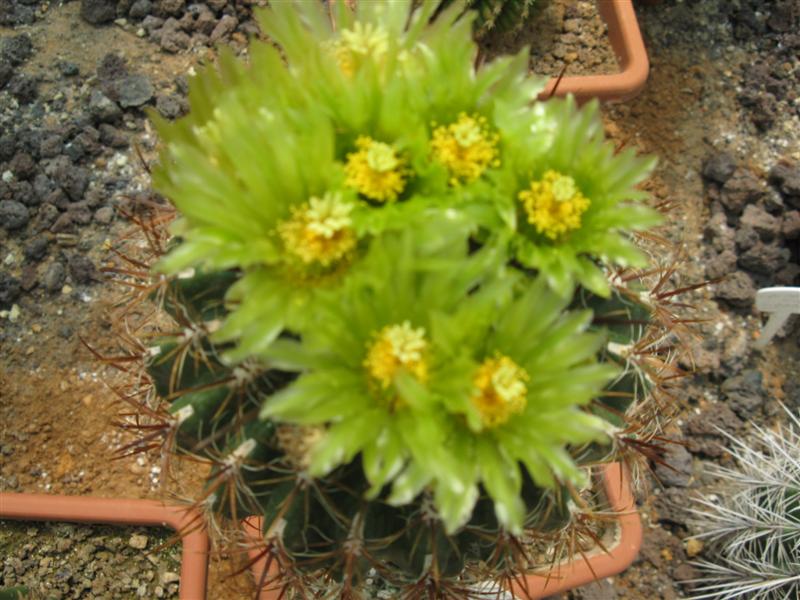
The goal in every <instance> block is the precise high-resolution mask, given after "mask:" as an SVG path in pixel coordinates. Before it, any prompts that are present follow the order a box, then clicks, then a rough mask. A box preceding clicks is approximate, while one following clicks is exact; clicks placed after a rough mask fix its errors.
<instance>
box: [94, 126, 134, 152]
mask: <svg viewBox="0 0 800 600" xmlns="http://www.w3.org/2000/svg"><path fill="white" fill-rule="evenodd" d="M99 129H100V141H101V142H102V143H103V144H104V145H106V146H111V147H112V148H127V147H128V146H129V142H128V136H126V135H125V133H123V132H122V131H120V130H119V129H117V128H116V127H113V126H112V125H109V124H108V123H103V124H102V125H100V128H99Z"/></svg>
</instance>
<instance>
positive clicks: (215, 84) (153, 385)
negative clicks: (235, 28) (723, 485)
mask: <svg viewBox="0 0 800 600" xmlns="http://www.w3.org/2000/svg"><path fill="white" fill-rule="evenodd" d="M437 6H438V3H437V2H435V1H428V2H424V3H422V4H421V5H419V6H417V5H415V3H412V2H411V0H408V1H396V2H387V3H381V2H360V3H358V6H357V8H356V9H355V11H353V10H351V9H350V8H348V6H346V4H345V3H343V2H337V3H335V4H331V5H329V6H328V7H327V8H326V7H323V6H322V5H321V4H319V3H315V2H297V3H290V2H277V3H273V4H272V5H271V6H270V7H269V8H268V9H267V10H265V11H264V12H262V13H261V25H262V28H263V30H264V31H265V33H266V34H267V35H268V36H269V38H270V39H271V40H272V41H273V42H274V44H259V43H254V44H253V46H252V47H251V49H250V60H249V63H248V64H247V65H245V64H244V63H243V62H239V61H237V60H235V59H234V58H233V57H232V55H230V54H227V53H224V52H223V53H222V55H221V57H220V61H219V65H218V67H217V68H208V69H206V70H204V71H203V72H202V73H200V74H199V75H198V76H197V77H195V78H193V80H192V82H191V86H190V94H189V100H190V104H191V108H192V109H191V112H190V114H189V115H188V116H187V117H185V118H183V119H181V120H179V121H177V122H175V123H174V124H169V123H166V122H164V121H163V120H161V119H159V118H158V117H157V116H153V119H154V121H155V122H156V125H157V127H158V130H159V132H160V134H161V136H162V139H163V141H164V150H163V153H162V156H161V161H160V165H159V166H158V168H157V169H156V171H155V172H154V183H155V185H156V187H157V189H158V190H159V191H160V192H162V193H163V194H164V195H165V196H167V197H168V198H169V199H170V200H171V202H172V203H173V204H174V206H175V208H176V210H177V214H178V218H177V219H176V220H175V221H174V222H173V223H172V225H171V229H170V231H171V234H172V236H173V237H172V239H171V241H170V242H169V244H168V245H167V247H166V248H164V249H165V250H166V252H165V254H164V255H163V256H156V255H160V254H161V252H160V250H161V248H162V247H163V246H164V244H161V243H158V244H153V245H152V248H153V249H154V251H153V254H154V257H155V258H156V259H157V262H156V263H155V265H154V266H153V269H152V270H151V271H150V273H145V272H142V271H140V272H138V274H137V275H136V277H138V278H140V279H139V281H138V283H136V285H135V287H136V288H137V289H138V290H139V291H140V292H141V294H142V295H146V296H147V297H149V298H150V299H152V300H155V301H156V302H157V303H158V304H159V306H160V307H162V308H163V309H164V311H165V312H166V313H167V314H168V315H169V321H170V324H169V325H166V326H162V327H155V326H153V327H151V330H152V331H151V332H150V333H149V334H148V337H147V338H146V339H144V341H142V342H140V343H139V345H138V347H137V349H136V351H135V356H134V357H133V358H135V359H138V360H140V361H141V362H142V364H143V378H144V379H145V380H146V382H148V383H149V385H150V387H148V388H146V389H144V388H143V390H144V391H141V392H140V393H138V394H136V395H133V394H128V395H126V399H127V401H128V402H129V403H134V404H136V403H139V405H140V407H141V410H140V413H141V419H140V420H139V421H137V422H136V423H135V424H134V425H133V426H132V427H133V428H135V427H139V428H140V429H141V430H142V432H143V437H142V439H141V440H140V441H139V442H133V443H132V444H130V445H129V446H128V447H126V451H130V452H135V451H139V450H146V451H151V450H153V448H154V447H155V446H157V445H159V444H160V445H161V447H162V451H163V452H165V453H170V452H175V451H177V452H179V453H182V454H191V455H193V456H195V457H202V458H204V459H205V460H207V461H208V462H209V463H210V464H211V465H212V468H211V470H210V473H209V476H208V481H207V485H206V489H205V493H204V494H203V497H202V498H200V499H199V500H198V503H199V504H200V505H201V506H202V508H203V509H204V510H205V511H206V512H207V513H208V515H209V516H210V517H213V518H214V522H215V523H216V524H218V525H219V526H220V527H222V528H224V525H225V523H226V522H228V523H230V522H233V523H235V522H237V521H238V520H240V519H241V518H243V517H245V516H250V515H258V516H260V517H262V519H263V537H264V543H265V549H264V554H265V555H266V556H267V557H268V558H269V563H270V564H271V565H273V566H275V567H276V570H277V572H278V574H277V575H276V576H274V577H273V576H272V575H270V576H268V577H267V576H266V575H265V577H264V581H263V582H262V583H263V584H264V585H266V586H268V587H274V588H278V589H283V590H285V591H289V590H292V591H294V592H296V593H298V594H299V595H300V597H306V596H303V594H311V593H316V591H319V589H320V586H324V587H325V588H326V589H327V593H330V594H333V595H336V594H338V595H341V596H342V597H357V596H358V593H359V589H360V587H361V584H362V583H363V581H364V580H365V578H366V576H367V573H368V571H369V570H370V569H375V570H376V571H377V572H378V573H379V574H380V575H381V576H383V577H384V578H386V579H387V580H388V581H390V582H392V583H393V584H394V585H396V586H398V587H399V588H401V589H402V594H403V597H407V598H421V597H430V598H446V597H450V598H452V597H458V598H468V597H470V596H472V595H478V596H479V594H478V592H476V591H475V590H476V589H477V588H476V587H475V586H476V585H477V584H478V583H479V582H481V581H486V580H487V579H489V580H496V581H507V580H509V579H512V578H516V577H519V575H520V568H521V567H520V565H530V566H532V567H534V568H535V567H537V566H539V567H544V566H547V565H546V564H539V565H537V564H536V562H535V561H536V559H535V555H534V553H533V552H532V551H531V550H530V548H532V547H535V544H534V545H532V544H531V543H530V540H531V539H532V538H535V539H540V540H545V541H546V543H548V544H551V545H552V546H551V551H550V552H548V553H547V556H548V558H546V559H545V562H546V563H550V562H558V561H559V560H560V559H561V557H562V554H563V553H564V552H565V551H569V549H574V543H573V542H574V540H575V539H576V538H581V537H583V538H586V539H592V538H593V536H595V534H594V532H593V530H592V523H593V522H595V521H598V520H602V519H603V518H604V515H603V513H602V511H595V510H594V509H593V508H592V504H591V503H588V502H587V501H586V498H587V497H591V496H592V492H591V491H590V489H591V485H590V484H591V480H592V473H593V472H594V471H593V467H595V466H596V465H599V464H603V463H607V462H610V461H617V460H623V461H626V462H629V463H630V464H633V465H636V464H640V463H641V457H642V456H643V457H645V458H647V457H651V456H652V454H653V453H654V452H655V453H657V451H658V448H659V444H660V438H659V432H660V425H661V420H660V417H661V416H662V415H664V414H665V411H666V410H667V409H666V408H665V405H666V404H667V403H668V395H669V386H670V381H671V380H672V379H673V378H674V377H675V376H676V370H675V369H674V367H673V366H672V363H673V359H674V356H675V350H674V345H673V338H675V337H676V333H680V328H681V327H682V326H683V323H682V321H681V319H680V318H678V317H677V316H675V314H674V313H675V311H674V308H675V305H677V304H678V303H677V302H676V301H675V295H676V294H678V293H679V292H680V291H681V290H671V291H668V290H667V289H666V288H667V287H668V285H670V284H669V281H670V279H671V276H672V274H673V271H672V269H671V266H670V265H666V266H662V265H660V264H658V262H657V261H653V260H652V259H651V258H650V257H649V254H648V253H647V252H645V251H643V250H642V249H640V247H639V244H638V243H637V239H639V236H642V235H644V232H645V231H646V230H648V229H649V228H651V227H653V226H655V225H657V224H658V223H659V222H660V220H661V217H660V214H659V213H658V212H657V211H655V210H653V209H652V208H649V207H647V205H646V204H645V202H644V201H645V200H646V198H647V196H646V194H645V193H644V192H643V191H641V190H640V189H638V187H637V185H638V184H639V183H640V182H642V181H643V180H644V179H645V177H646V176H647V174H648V173H649V171H650V170H651V168H652V166H653V160H652V159H648V158H641V157H637V156H636V155H635V153H634V152H633V151H632V150H630V149H628V150H624V151H616V150H615V149H614V147H613V146H612V145H611V144H609V143H608V142H606V141H605V140H604V138H603V130H602V124H601V122H600V119H599V117H598V110H597V105H596V104H590V105H588V106H587V107H584V108H580V109H579V108H577V107H576V105H575V103H574V101H573V100H572V99H567V100H553V101H549V102H547V103H537V102H535V99H536V97H537V94H538V93H539V92H540V91H541V89H542V85H543V82H542V81H538V80H534V79H530V78H529V77H528V74H527V57H526V56H524V55H522V54H520V55H518V56H514V57H505V58H501V59H498V60H495V61H493V62H491V63H490V64H487V65H484V66H481V67H480V68H478V69H476V68H475V66H474V58H475V54H476V47H475V45H474V43H473V41H472V39H471V25H472V24H471V18H469V17H468V18H460V16H461V15H460V8H459V7H457V6H453V7H450V8H448V9H447V10H445V11H444V12H442V13H441V14H439V15H438V17H437V18H436V19H434V20H432V19H431V16H432V15H433V13H434V11H435V10H436V9H437ZM421 90H424V91H425V93H420V91H421ZM151 229H152V228H151ZM151 239H158V240H161V238H160V237H158V236H153V235H151ZM145 262H146V261H144V260H137V261H135V264H137V265H143V264H144V263H145ZM119 273H120V275H121V276H123V277H125V278H130V277H131V269H124V270H120V271H119ZM138 331H139V332H141V333H144V329H143V328H142V327H141V326H140V327H139V329H138ZM679 337H680V336H678V338H679ZM637 457H638V458H637Z"/></svg>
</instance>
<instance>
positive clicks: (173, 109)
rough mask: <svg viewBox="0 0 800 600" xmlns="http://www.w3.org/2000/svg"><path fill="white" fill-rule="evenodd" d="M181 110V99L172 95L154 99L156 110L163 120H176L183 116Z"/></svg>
mask: <svg viewBox="0 0 800 600" xmlns="http://www.w3.org/2000/svg"><path fill="white" fill-rule="evenodd" d="M183 109H184V107H183V102H182V100H181V98H180V97H178V96H176V95H174V94H171V95H169V96H165V95H161V96H158V98H156V110H158V113H159V114H160V115H161V116H162V117H164V118H165V119H177V118H178V117H180V116H181V115H182V114H183Z"/></svg>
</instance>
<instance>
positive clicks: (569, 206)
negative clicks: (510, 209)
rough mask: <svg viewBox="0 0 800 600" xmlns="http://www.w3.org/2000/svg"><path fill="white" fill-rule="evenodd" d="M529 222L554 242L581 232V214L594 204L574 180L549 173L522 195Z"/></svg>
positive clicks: (532, 184)
mask: <svg viewBox="0 0 800 600" xmlns="http://www.w3.org/2000/svg"><path fill="white" fill-rule="evenodd" d="M519 200H520V202H521V203H522V206H523V207H524V208H525V212H526V213H527V215H528V222H529V223H530V224H531V225H533V226H534V227H535V228H536V231H537V233H541V234H543V235H545V236H547V237H548V238H550V239H551V240H555V239H556V238H558V237H559V236H562V235H564V234H565V233H567V232H569V231H572V230H575V229H579V228H580V226H581V215H583V213H584V212H586V210H587V209H588V208H589V205H590V204H591V202H590V201H589V199H588V198H587V197H586V196H584V195H583V193H581V191H580V189H578V186H577V185H576V184H575V180H574V179H573V178H572V177H570V176H568V175H562V174H561V173H557V172H556V171H553V170H549V171H547V172H546V173H545V174H544V176H543V177H542V179H541V181H531V185H530V188H529V189H527V190H523V191H521V192H520V193H519Z"/></svg>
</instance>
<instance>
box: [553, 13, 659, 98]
mask: <svg viewBox="0 0 800 600" xmlns="http://www.w3.org/2000/svg"><path fill="white" fill-rule="evenodd" d="M597 8H598V10H599V11H600V16H601V17H602V18H603V20H604V21H605V22H606V25H607V26H608V37H609V38H610V40H609V41H610V42H611V47H612V48H613V49H614V53H615V54H616V55H617V61H618V62H619V66H620V69H621V70H620V72H619V73H612V74H609V75H581V76H576V77H563V78H562V79H561V81H558V80H557V79H551V80H550V81H549V82H548V84H547V87H546V88H545V89H544V91H543V92H542V93H541V94H540V95H539V98H540V99H542V100H545V99H547V98H550V97H551V96H553V95H555V96H566V95H567V94H573V95H574V96H575V98H576V99H577V100H578V102H585V101H587V100H591V99H592V98H598V99H600V100H625V99H627V98H630V97H632V96H635V95H636V94H638V93H639V91H640V90H641V89H642V87H643V86H644V84H645V82H646V81H647V75H648V73H649V71H650V61H649V60H648V59H647V50H646V49H645V47H644V41H643V40H642V32H641V31H640V30H639V23H638V21H637V20H636V13H635V12H634V10H633V0H597ZM556 83H558V85H557V86H556ZM554 89H555V93H553V90H554Z"/></svg>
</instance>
